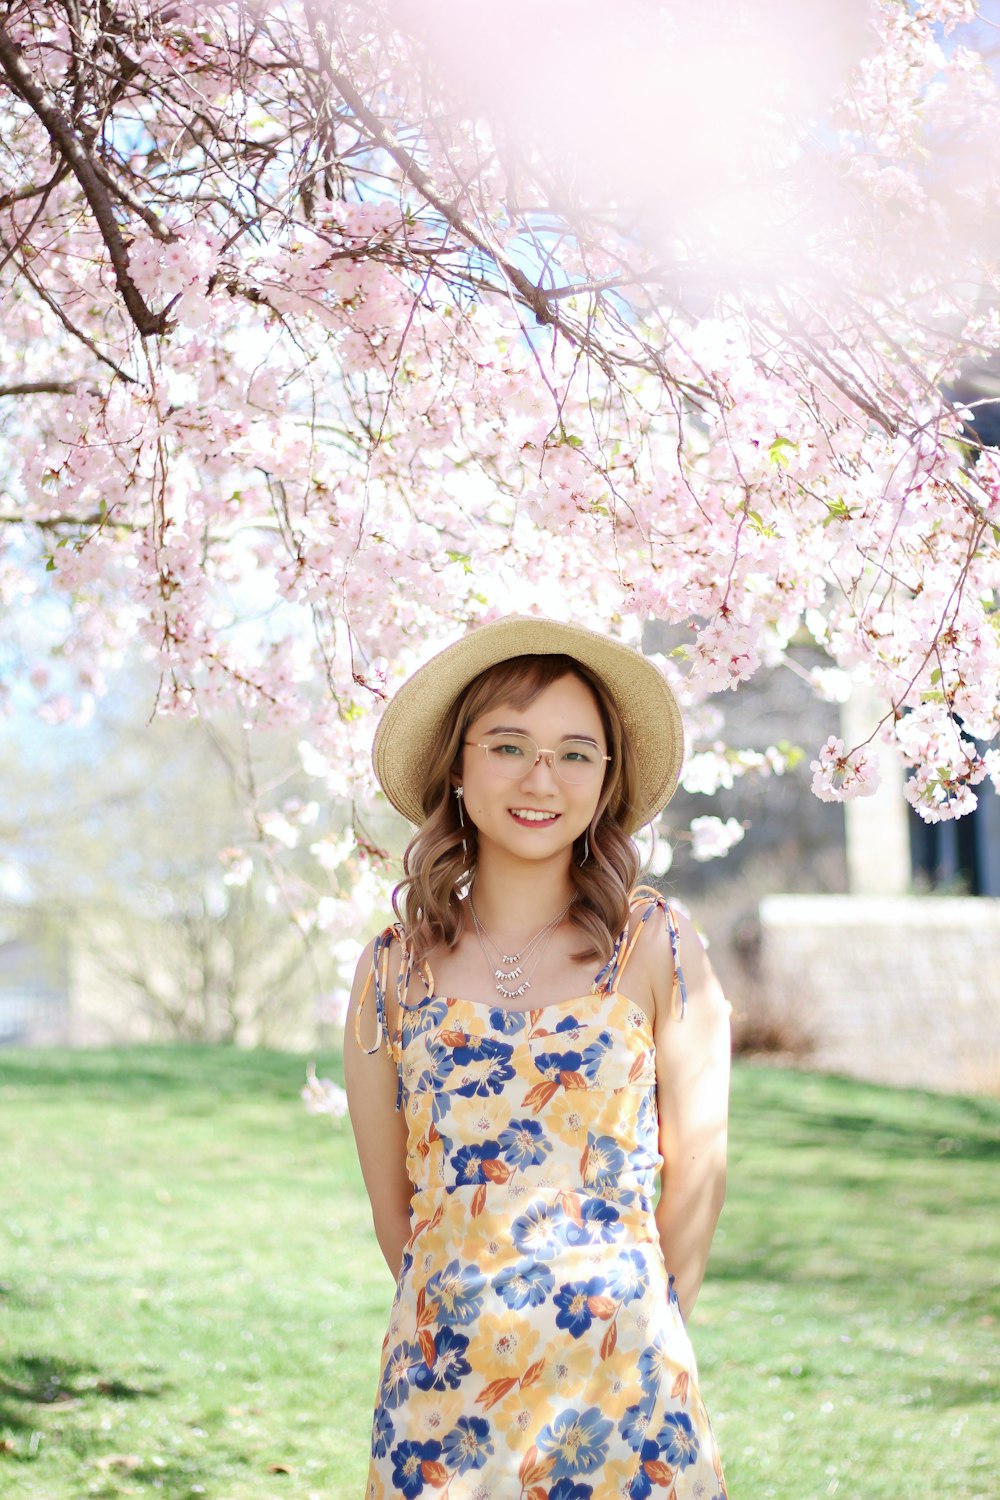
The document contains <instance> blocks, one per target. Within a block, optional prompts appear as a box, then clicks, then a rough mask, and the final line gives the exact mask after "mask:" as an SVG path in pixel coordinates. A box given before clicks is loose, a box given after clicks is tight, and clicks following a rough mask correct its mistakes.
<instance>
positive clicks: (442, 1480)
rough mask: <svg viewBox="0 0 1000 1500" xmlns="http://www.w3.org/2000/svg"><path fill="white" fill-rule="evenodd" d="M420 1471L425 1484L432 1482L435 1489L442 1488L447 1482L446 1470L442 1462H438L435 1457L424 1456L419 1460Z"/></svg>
mask: <svg viewBox="0 0 1000 1500" xmlns="http://www.w3.org/2000/svg"><path fill="white" fill-rule="evenodd" d="M420 1472H421V1474H422V1475H423V1478H424V1483H425V1484H433V1485H434V1486H435V1488H436V1489H442V1488H443V1486H444V1485H446V1484H447V1483H448V1470H447V1469H446V1468H445V1466H444V1464H439V1463H438V1461H437V1459H436V1458H424V1459H421V1461H420Z"/></svg>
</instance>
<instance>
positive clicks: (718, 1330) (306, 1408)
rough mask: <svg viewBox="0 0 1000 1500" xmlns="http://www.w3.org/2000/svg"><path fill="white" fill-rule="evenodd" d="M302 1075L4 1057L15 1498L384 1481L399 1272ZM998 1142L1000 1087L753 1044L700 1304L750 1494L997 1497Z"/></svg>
mask: <svg viewBox="0 0 1000 1500" xmlns="http://www.w3.org/2000/svg"><path fill="white" fill-rule="evenodd" d="M320 1071H321V1072H323V1071H326V1072H328V1073H331V1074H332V1075H333V1076H338V1069H337V1066H336V1063H335V1062H332V1061H329V1060H328V1061H327V1064H326V1066H325V1067H321V1070H320ZM303 1072H304V1067H303V1061H302V1059H301V1058H297V1057H291V1056H287V1055H281V1054H274V1053H270V1054H266V1053H250V1054H247V1053H235V1052H226V1051H218V1050H204V1051H201V1050H194V1049H175V1050H168V1049H159V1048H157V1049H141V1050H131V1051H112V1052H98V1053H86V1054H80V1053H75V1054H70V1053H64V1052H55V1053H48V1052H46V1053H11V1052H7V1053H3V1054H0V1283H2V1290H0V1448H2V1451H0V1494H4V1495H6V1494H8V1493H9V1494H11V1495H12V1496H17V1497H18V1500H20V1497H24V1500H80V1497H85V1496H98V1497H107V1500H111V1497H118V1496H126V1495H140V1496H142V1495H149V1494H152V1493H159V1494H164V1495H167V1496H170V1497H172V1500H187V1497H189V1496H190V1497H194V1496H201V1495H205V1496H208V1497H211V1500H245V1497H246V1500H249V1497H253V1500H265V1497H267V1500H270V1497H272V1496H278V1497H288V1500H309V1497H311V1496H316V1497H322V1500H362V1496H363V1492H364V1479H365V1473H366V1468H367V1445H368V1437H369V1430H370V1422H371V1411H372V1401H373V1397H374V1383H375V1374H376V1369H377V1364H378V1355H379V1347H380V1344H381V1340H382V1335H383V1333H384V1330H385V1323H386V1318H387V1314H388V1309H389V1303H390V1300H391V1297H392V1281H391V1278H390V1276H389V1274H388V1271H387V1270H386V1268H385V1266H384V1264H383V1263H382V1261H381V1257H380V1255H379V1252H378V1248H377V1246H376V1244H375V1240H374V1236H373V1233H372V1230H371V1223H370V1217H369V1213H368V1208H367V1201H366V1199H365V1196H364V1190H363V1187H362V1184H361V1179H360V1174H359V1171H358V1168H357V1164H356V1161H355V1158H354V1149H353V1142H352V1139H351V1135H350V1128H349V1126H348V1124H347V1122H346V1121H344V1122H341V1123H339V1124H337V1125H334V1126H331V1125H330V1123H329V1122H328V1121H327V1120H325V1119H315V1118H312V1117H310V1116H308V1115H306V1114H305V1112H304V1110H303V1109H302V1107H301V1105H300V1103H299V1100H298V1089H299V1087H300V1085H301V1081H302V1076H303ZM998 1160H1000V1103H998V1102H997V1101H990V1100H983V1099H952V1098H944V1097H940V1096H936V1095H932V1094H924V1093H919V1092H915V1091H905V1092H904V1091H897V1090H890V1089H881V1088H873V1087H869V1086H865V1085H861V1084H856V1083H852V1082H848V1081H846V1080H843V1079H837V1078H824V1077H816V1076H810V1075H804V1074H797V1073H794V1072H790V1071H780V1070H771V1069H765V1068H758V1067H751V1066H747V1065H743V1066H740V1067H738V1068H737V1069H736V1072H735V1075H734V1083H733V1119H732V1137H731V1171H730V1186H729V1198H728V1202H727V1205H726V1209H725V1212H724V1215H723V1219H722V1222H721V1224H720V1228H719V1234H718V1238H717V1241H716V1246H715V1249H714V1251H713V1256H712V1263H711V1266H710V1269H709V1276H708V1279H707V1280H706V1283H705V1286H704V1288H703V1291H702V1295H701V1297H700V1299H699V1303H698V1306H697V1308H696V1310H695V1312H694V1315H693V1317H692V1319H691V1324H690V1331H691V1334H692V1338H693V1340H694V1343H695V1348H696V1350H697V1353H698V1359H699V1365H700V1373H701V1383H702V1388H703V1392H704V1395H705V1398H706V1400H707V1402H708V1406H709V1410H710V1411H711V1413H712V1418H713V1423H714V1425H715V1429H716V1433H717V1435H718V1438H719V1442H720V1446H721V1448H722V1453H723V1459H724V1462H725V1465H726V1472H727V1478H728V1481H729V1486H730V1491H731V1494H732V1497H733V1500H766V1497H775V1500H822V1497H826V1496H836V1497H837V1500H901V1497H903V1496H911V1495H920V1496H927V1497H932V1496H933V1497H937V1496H944V1495H947V1496H948V1497H949V1500H977V1497H978V1500H986V1497H987V1496H992V1495H994V1494H995V1483H996V1472H997V1469H998V1467H1000V1391H998V1373H1000V1372H998V1368H997V1334H998V1332H1000V1322H998V1306H997V1280H996V1277H997V1266H998V1265H1000V1215H998V1212H997V1209H998V1203H997V1178H998V1173H997V1165H998ZM602 1500H603V1497H602Z"/></svg>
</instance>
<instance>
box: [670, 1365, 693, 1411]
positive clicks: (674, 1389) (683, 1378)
mask: <svg viewBox="0 0 1000 1500" xmlns="http://www.w3.org/2000/svg"><path fill="white" fill-rule="evenodd" d="M690 1384H691V1374H690V1371H688V1370H681V1372H680V1374H679V1375H678V1376H677V1379H676V1380H675V1381H674V1383H673V1385H672V1386H671V1387H670V1394H671V1396H672V1397H673V1399H674V1400H676V1399H677V1398H678V1397H680V1401H681V1405H682V1406H686V1405H687V1398H688V1386H689V1385H690Z"/></svg>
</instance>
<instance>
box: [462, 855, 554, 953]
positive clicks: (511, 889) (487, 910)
mask: <svg viewBox="0 0 1000 1500" xmlns="http://www.w3.org/2000/svg"><path fill="white" fill-rule="evenodd" d="M575 889H576V887H575V886H574V884H573V881H572V878H571V877H570V873H569V860H568V858H567V859H566V860H565V861H561V862H560V864H559V865H554V864H553V863H552V862H549V861H543V862H541V863H539V864H526V863H525V862H524V861H523V860H518V861H517V862H516V868H513V867H508V861H507V860H504V859H502V858H500V859H487V860H483V861H481V863H480V864H479V866H478V868H477V870H476V876H475V879H474V881H473V883H472V892H471V895H472V900H473V902H474V904H475V908H476V916H477V917H478V918H479V920H480V922H481V923H482V924H483V926H484V927H485V928H486V929H487V931H488V932H490V933H491V934H492V935H493V936H494V937H495V938H497V939H503V941H504V945H505V946H506V945H510V944H513V945H514V947H516V946H517V944H518V943H519V942H521V941H527V940H528V939H530V938H531V937H533V936H534V934H535V933H536V932H538V930H539V929H540V928H542V927H544V926H545V924H546V923H547V922H551V920H552V918H553V917H555V916H558V914H559V912H560V911H562V909H563V907H565V906H567V905H568V904H569V902H570V901H571V900H572V898H573V895H574V892H575ZM511 951H512V952H513V948H511Z"/></svg>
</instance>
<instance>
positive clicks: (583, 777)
mask: <svg viewBox="0 0 1000 1500" xmlns="http://www.w3.org/2000/svg"><path fill="white" fill-rule="evenodd" d="M465 744H467V745H474V746H475V747H476V749H477V750H485V752H486V764H487V765H488V766H489V768H490V770H491V771H495V772H496V774H497V775H498V776H505V777H506V778H507V780H508V781H519V780H520V778H521V777H522V776H527V774H528V772H529V771H533V770H534V768H535V767H536V766H537V765H538V762H539V761H540V760H541V758H542V756H543V755H544V756H546V757H547V759H548V766H549V770H550V771H554V772H555V773H556V775H557V776H558V777H559V778H560V780H562V781H567V782H569V784H570V786H586V785H587V784H588V783H590V782H594V781H597V779H598V778H599V777H600V776H602V775H603V773H604V762H605V761H608V760H610V759H611V756H610V755H602V753H601V751H600V750H598V748H597V746H596V745H595V744H593V743H592V742H591V741H590V740H561V741H560V742H559V744H558V745H557V746H556V748H555V749H554V750H542V749H540V748H539V746H538V745H536V744H535V742H534V740H533V739H532V738H531V737H530V735H527V734H491V735H489V736H487V738H486V739H485V740H466V741H465Z"/></svg>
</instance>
